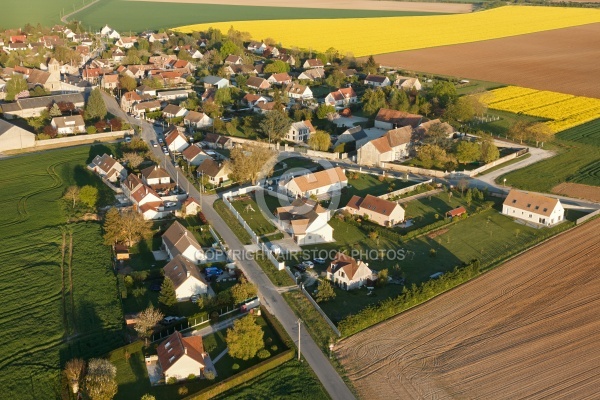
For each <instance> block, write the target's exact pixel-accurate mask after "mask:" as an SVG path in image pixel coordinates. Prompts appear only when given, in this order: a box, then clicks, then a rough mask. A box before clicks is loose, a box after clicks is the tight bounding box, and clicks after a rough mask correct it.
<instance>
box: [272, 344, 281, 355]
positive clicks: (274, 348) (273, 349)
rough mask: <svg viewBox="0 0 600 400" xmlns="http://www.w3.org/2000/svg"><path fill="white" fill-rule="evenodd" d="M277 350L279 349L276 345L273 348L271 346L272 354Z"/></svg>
mask: <svg viewBox="0 0 600 400" xmlns="http://www.w3.org/2000/svg"><path fill="white" fill-rule="evenodd" d="M277 350H279V347H277V345H276V344H274V345H273V346H271V351H272V352H274V353H275V352H276V351H277Z"/></svg>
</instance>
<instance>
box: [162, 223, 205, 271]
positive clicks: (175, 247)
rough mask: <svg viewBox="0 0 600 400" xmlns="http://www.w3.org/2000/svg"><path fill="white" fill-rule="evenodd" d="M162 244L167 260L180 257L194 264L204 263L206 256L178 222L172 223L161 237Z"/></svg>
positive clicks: (191, 235) (192, 236) (194, 239)
mask: <svg viewBox="0 0 600 400" xmlns="http://www.w3.org/2000/svg"><path fill="white" fill-rule="evenodd" d="M162 243H163V248H164V249H165V251H166V252H167V254H168V256H169V260H172V259H173V258H175V257H177V256H178V255H182V256H183V257H185V258H187V259H188V260H189V261H191V262H193V263H195V264H198V263H200V262H204V261H206V255H205V254H204V251H203V250H202V247H201V246H200V244H199V243H198V241H197V240H196V238H195V237H194V235H193V234H192V233H191V232H190V231H188V230H187V229H185V227H184V226H183V225H181V223H179V222H178V221H175V222H173V224H171V226H170V227H169V229H167V230H166V232H165V233H164V234H163V235H162Z"/></svg>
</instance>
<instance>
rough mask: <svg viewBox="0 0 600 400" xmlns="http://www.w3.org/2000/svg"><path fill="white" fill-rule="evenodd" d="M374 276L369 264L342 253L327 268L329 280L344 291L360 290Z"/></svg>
mask: <svg viewBox="0 0 600 400" xmlns="http://www.w3.org/2000/svg"><path fill="white" fill-rule="evenodd" d="M372 276H373V271H371V269H369V265H368V264H366V263H364V262H362V261H357V260H355V259H354V258H352V257H350V256H349V255H346V254H343V253H340V252H338V253H337V254H336V255H335V258H334V259H333V260H331V264H329V267H327V279H329V280H330V281H331V282H333V283H334V284H335V285H337V286H339V287H340V288H342V289H344V290H352V289H358V288H360V287H362V286H364V285H366V283H367V280H368V279H371V277H372Z"/></svg>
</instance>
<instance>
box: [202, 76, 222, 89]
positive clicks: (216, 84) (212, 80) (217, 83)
mask: <svg viewBox="0 0 600 400" xmlns="http://www.w3.org/2000/svg"><path fill="white" fill-rule="evenodd" d="M202 82H203V83H204V87H205V88H206V89H209V88H216V89H223V88H226V87H229V81H228V80H227V79H225V78H221V77H220V76H212V75H211V76H206V77H204V78H203V80H202Z"/></svg>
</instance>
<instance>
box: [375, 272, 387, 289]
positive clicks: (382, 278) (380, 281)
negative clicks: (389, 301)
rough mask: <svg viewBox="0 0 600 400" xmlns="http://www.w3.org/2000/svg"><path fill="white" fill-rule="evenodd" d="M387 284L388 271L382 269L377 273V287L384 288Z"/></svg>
mask: <svg viewBox="0 0 600 400" xmlns="http://www.w3.org/2000/svg"><path fill="white" fill-rule="evenodd" d="M387 283H388V269H387V268H384V269H382V270H381V271H379V272H378V273H377V285H378V286H385V285H387Z"/></svg>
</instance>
